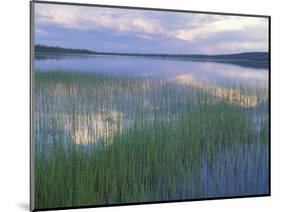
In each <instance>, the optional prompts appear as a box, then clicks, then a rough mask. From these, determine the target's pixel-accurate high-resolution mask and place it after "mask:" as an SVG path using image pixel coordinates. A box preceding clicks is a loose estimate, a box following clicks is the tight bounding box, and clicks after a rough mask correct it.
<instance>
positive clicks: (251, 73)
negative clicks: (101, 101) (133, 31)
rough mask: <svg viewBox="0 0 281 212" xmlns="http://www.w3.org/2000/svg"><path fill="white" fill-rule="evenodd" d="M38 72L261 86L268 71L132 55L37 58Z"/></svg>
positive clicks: (45, 56) (266, 77)
mask: <svg viewBox="0 0 281 212" xmlns="http://www.w3.org/2000/svg"><path fill="white" fill-rule="evenodd" d="M35 69H36V70H38V71H48V70H54V69H55V70H59V71H69V72H70V71H74V72H75V71H79V72H93V73H105V74H109V75H122V74H124V75H127V74H130V75H133V76H142V77H146V76H152V77H161V78H167V79H174V78H178V77H182V78H184V79H188V80H192V81H198V80H200V81H208V82H213V83H219V84H226V83H227V84H229V83H233V82H234V83H239V84H241V83H242V84H244V83H246V84H251V83H256V82H258V83H262V84H263V83H264V84H266V83H267V81H268V71H267V69H262V68H255V67H243V66H240V65H233V64H229V63H217V62H202V61H200V62H199V61H186V60H185V61H184V60H177V59H170V58H169V59H167V58H149V57H133V56H59V55H44V56H43V55H42V56H40V55H38V56H37V57H36V59H35Z"/></svg>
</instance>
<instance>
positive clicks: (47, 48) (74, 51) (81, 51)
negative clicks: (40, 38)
mask: <svg viewBox="0 0 281 212" xmlns="http://www.w3.org/2000/svg"><path fill="white" fill-rule="evenodd" d="M35 52H40V53H59V54H94V53H95V52H94V51H90V50H86V49H69V48H62V47H58V46H55V47H53V46H45V45H35Z"/></svg>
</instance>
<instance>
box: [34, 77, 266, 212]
mask: <svg viewBox="0 0 281 212" xmlns="http://www.w3.org/2000/svg"><path fill="white" fill-rule="evenodd" d="M224 89H227V92H226V94H221V92H222V89H221V87H219V88H217V87H216V86H215V85H214V84H207V83H199V84H194V83H187V84H182V83H178V82H176V81H174V82H173V81H166V80H162V79H154V78H147V77H146V78H141V77H133V76H119V77H113V76H106V75H99V74H77V73H62V72H45V73H40V72H36V73H35V90H34V95H35V96H34V99H35V100H34V115H35V118H34V129H35V130H34V143H33V144H34V145H35V202H36V208H37V209H39V208H53V207H71V206H86V205H104V204H121V203H133V202H134V203H136V202H148V201H165V200H180V199H194V198H208V197H223V196H224V197H225V196H237V195H253V194H265V193H267V192H268V117H267V101H268V100H267V96H266V93H267V91H266V89H265V88H262V87H259V86H254V87H247V86H235V85H233V86H229V87H225V88H224ZM229 89H232V90H234V91H235V92H229ZM236 91H237V92H236ZM230 93H231V94H230ZM231 95H235V98H234V97H233V96H231ZM236 96H237V97H236ZM253 97H254V99H255V100H257V101H256V102H255V104H254V105H253V103H252V102H251V100H252V99H253ZM245 98H246V99H245ZM247 98H249V100H247ZM238 100H239V101H238ZM241 102H242V104H241Z"/></svg>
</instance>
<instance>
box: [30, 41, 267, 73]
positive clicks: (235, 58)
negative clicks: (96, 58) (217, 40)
mask: <svg viewBox="0 0 281 212" xmlns="http://www.w3.org/2000/svg"><path fill="white" fill-rule="evenodd" d="M35 53H39V54H40V53H41V54H81V55H82V54H86V55H116V56H140V57H161V58H173V59H178V60H191V61H203V62H204V61H206V62H208V61H212V62H219V63H231V64H235V65H241V66H246V67H254V68H268V61H269V54H268V52H243V53H235V54H217V55H205V54H154V53H120V52H97V51H91V50H86V49H70V48H62V47H57V46H56V47H52V46H45V45H35Z"/></svg>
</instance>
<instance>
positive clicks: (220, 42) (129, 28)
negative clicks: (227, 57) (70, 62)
mask: <svg viewBox="0 0 281 212" xmlns="http://www.w3.org/2000/svg"><path fill="white" fill-rule="evenodd" d="M34 14H35V15H34V17H35V20H34V23H35V29H34V31H35V44H42V45H49V46H60V47H65V48H79V49H89V50H93V51H102V52H128V53H134V52H135V53H168V54H229V53H239V52H253V51H255V52H256V51H259V52H260V51H268V19H267V18H260V17H245V16H243V17H242V16H226V15H213V14H199V13H181V12H166V11H153V10H132V9H119V8H104V7H86V6H73V5H58V4H43V3H35V12H34Z"/></svg>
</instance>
